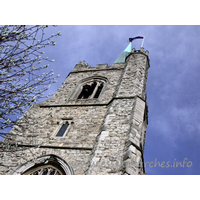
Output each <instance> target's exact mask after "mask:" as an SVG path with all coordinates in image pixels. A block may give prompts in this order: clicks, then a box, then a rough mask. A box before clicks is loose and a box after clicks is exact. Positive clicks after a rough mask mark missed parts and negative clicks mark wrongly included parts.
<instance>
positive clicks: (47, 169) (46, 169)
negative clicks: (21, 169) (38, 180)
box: [25, 165, 65, 175]
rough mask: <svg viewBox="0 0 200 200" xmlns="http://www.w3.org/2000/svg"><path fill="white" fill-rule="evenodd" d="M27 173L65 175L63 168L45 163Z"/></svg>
mask: <svg viewBox="0 0 200 200" xmlns="http://www.w3.org/2000/svg"><path fill="white" fill-rule="evenodd" d="M25 174H26V175H64V174H65V173H64V172H63V170H61V169H58V168H56V167H54V166H52V165H44V166H40V167H36V168H33V169H31V170H28V171H27V172H26V173H25Z"/></svg>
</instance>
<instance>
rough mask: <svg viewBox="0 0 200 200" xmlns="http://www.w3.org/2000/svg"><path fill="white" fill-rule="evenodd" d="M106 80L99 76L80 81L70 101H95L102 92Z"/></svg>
mask: <svg viewBox="0 0 200 200" xmlns="http://www.w3.org/2000/svg"><path fill="white" fill-rule="evenodd" d="M106 82H107V79H106V78H104V77H100V76H95V77H89V78H87V79H84V80H82V81H80V83H79V84H78V87H76V89H75V91H74V93H73V94H72V95H71V98H70V99H97V98H99V96H100V95H101V93H102V92H103V90H104V88H105V85H106Z"/></svg>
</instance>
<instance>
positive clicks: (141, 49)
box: [132, 47, 149, 56]
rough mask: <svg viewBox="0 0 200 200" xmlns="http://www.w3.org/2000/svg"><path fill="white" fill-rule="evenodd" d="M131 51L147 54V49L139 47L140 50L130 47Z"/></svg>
mask: <svg viewBox="0 0 200 200" xmlns="http://www.w3.org/2000/svg"><path fill="white" fill-rule="evenodd" d="M132 53H144V54H145V55H147V56H148V55H149V51H147V50H146V51H144V48H143V47H141V48H140V50H135V49H132Z"/></svg>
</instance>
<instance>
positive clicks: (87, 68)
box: [72, 61, 124, 72]
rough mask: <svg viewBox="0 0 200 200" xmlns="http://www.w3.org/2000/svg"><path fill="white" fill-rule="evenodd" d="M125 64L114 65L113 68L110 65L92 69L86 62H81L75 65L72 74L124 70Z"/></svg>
mask: <svg viewBox="0 0 200 200" xmlns="http://www.w3.org/2000/svg"><path fill="white" fill-rule="evenodd" d="M123 68H124V63H120V64H114V65H113V66H108V64H98V65H96V66H95V67H91V66H90V65H88V64H87V63H85V61H80V62H79V63H78V64H76V65H75V67H74V69H73V70H72V72H81V71H98V70H112V69H113V70H114V69H123Z"/></svg>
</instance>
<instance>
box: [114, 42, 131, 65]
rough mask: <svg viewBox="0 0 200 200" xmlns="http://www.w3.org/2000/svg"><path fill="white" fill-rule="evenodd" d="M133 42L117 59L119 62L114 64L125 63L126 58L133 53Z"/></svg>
mask: <svg viewBox="0 0 200 200" xmlns="http://www.w3.org/2000/svg"><path fill="white" fill-rule="evenodd" d="M131 44H132V43H131V42H130V43H129V45H128V46H127V47H126V49H124V51H123V52H122V53H121V55H120V56H119V57H118V58H117V60H116V61H115V62H114V63H124V62H125V59H126V56H127V55H128V53H130V52H131Z"/></svg>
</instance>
